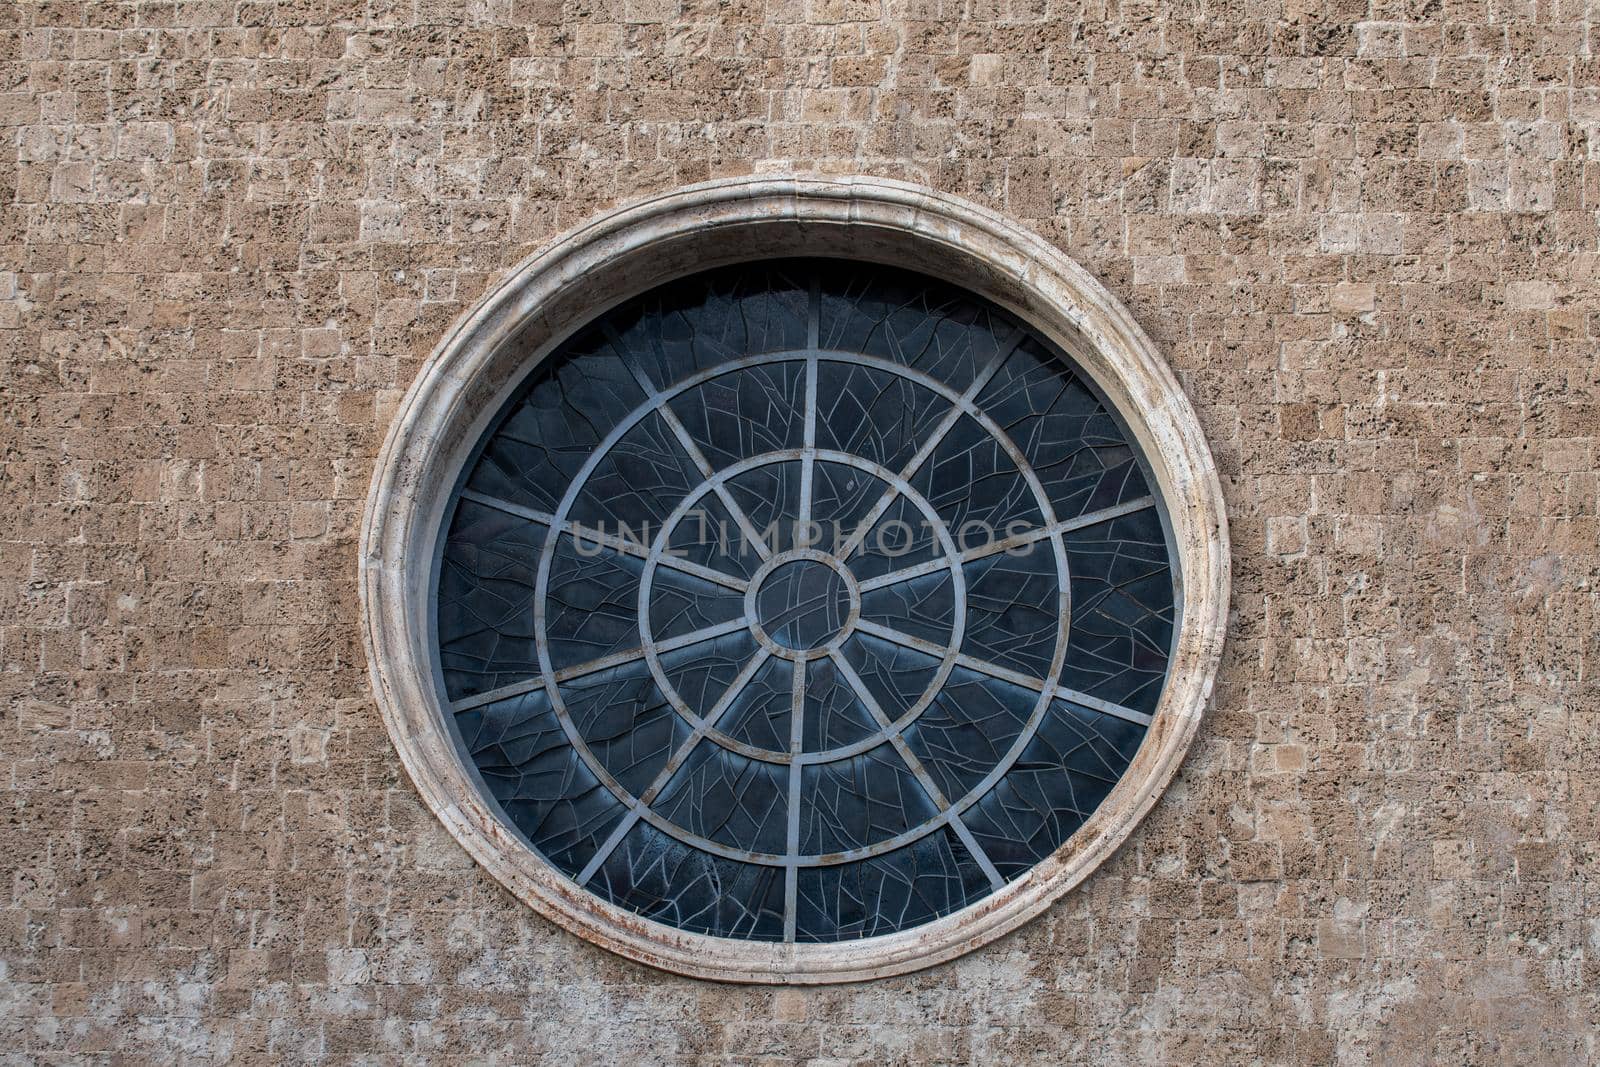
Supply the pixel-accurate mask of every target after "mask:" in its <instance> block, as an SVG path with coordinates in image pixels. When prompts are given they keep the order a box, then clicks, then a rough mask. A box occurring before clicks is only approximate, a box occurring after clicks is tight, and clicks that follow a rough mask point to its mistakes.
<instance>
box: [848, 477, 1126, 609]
mask: <svg viewBox="0 0 1600 1067" xmlns="http://www.w3.org/2000/svg"><path fill="white" fill-rule="evenodd" d="M1155 502H1156V501H1155V498H1154V497H1149V496H1142V497H1139V498H1138V499H1137V500H1129V501H1126V502H1125V503H1122V504H1116V505H1114V506H1112V507H1109V508H1101V509H1100V510H1099V511H1091V512H1089V513H1088V514H1087V515H1079V516H1078V517H1077V518H1074V519H1062V520H1061V521H1060V522H1055V523H1051V524H1050V525H1049V526H1036V527H1034V528H1033V529H1031V530H1024V531H1022V532H1021V533H1018V534H1012V535H1011V536H1010V537H1007V538H1005V539H1003V540H999V541H986V542H984V543H983V544H981V545H978V546H977V547H975V548H969V549H966V550H965V551H963V552H962V553H961V556H960V560H961V562H962V563H971V562H973V561H974V560H979V559H984V558H986V557H988V556H993V555H995V554H996V553H999V552H1009V551H1010V550H1011V549H1013V548H1021V547H1022V546H1023V545H1029V544H1033V543H1034V542H1035V541H1043V540H1045V539H1046V538H1048V537H1055V536H1057V535H1058V534H1064V533H1071V532H1072V531H1074V530H1082V529H1084V528H1086V527H1089V526H1098V525H1099V524H1100V523H1102V522H1109V521H1111V520H1112V519H1117V518H1121V517H1122V516H1124V515H1132V514H1133V513H1134V512H1136V511H1143V510H1144V509H1145V508H1149V507H1154V506H1155ZM949 566H950V561H949V560H948V559H945V558H944V557H940V558H938V559H930V560H928V561H927V562H926V563H918V564H916V565H915V566H911V567H903V568H901V569H900V570H897V571H890V572H889V573H888V574H880V575H879V576H878V577H876V578H868V579H866V580H865V581H863V582H862V583H861V591H862V592H863V593H866V592H870V591H871V590H873V589H882V588H883V587H884V586H887V585H897V584H899V583H900V582H909V581H910V580H911V579H913V578H920V577H922V576H923V575H924V574H932V573H934V572H935V571H942V570H945V569H947V568H948V567H949Z"/></svg>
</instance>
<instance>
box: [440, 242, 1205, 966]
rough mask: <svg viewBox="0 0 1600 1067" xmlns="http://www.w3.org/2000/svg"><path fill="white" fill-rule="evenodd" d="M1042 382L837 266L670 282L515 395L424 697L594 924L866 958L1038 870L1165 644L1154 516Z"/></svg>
mask: <svg viewBox="0 0 1600 1067" xmlns="http://www.w3.org/2000/svg"><path fill="white" fill-rule="evenodd" d="M1151 485H1152V483H1151V481H1150V480H1149V479H1148V477H1147V476H1146V474H1145V468H1144V461H1143V458H1142V457H1141V456H1140V454H1139V452H1138V449H1137V447H1136V446H1135V445H1134V443H1133V442H1132V441H1131V440H1130V439H1129V437H1128V435H1127V433H1126V432H1125V430H1124V429H1123V426H1122V423H1121V422H1120V420H1119V419H1118V418H1117V416H1116V415H1115V413H1114V412H1112V411H1111V410H1109V409H1108V408H1107V406H1106V405H1105V403H1104V401H1103V400H1102V399H1101V398H1100V395H1099V393H1098V392H1097V390H1096V389H1095V388H1094V386H1093V385H1092V384H1091V383H1090V382H1089V380H1088V379H1087V378H1085V377H1084V376H1083V375H1082V374H1081V373H1080V372H1079V370H1078V369H1077V368H1076V367H1075V366H1074V365H1073V363H1072V362H1071V361H1070V359H1068V357H1066V356H1065V355H1064V354H1063V353H1061V352H1060V351H1058V350H1057V349H1056V348H1055V347H1054V346H1053V345H1051V344H1050V343H1049V342H1048V341H1046V340H1045V339H1044V338H1043V337H1041V336H1039V335H1038V334H1037V333H1035V332H1034V331H1032V330H1031V329H1030V328H1028V327H1027V326H1026V325H1025V324H1024V323H1022V322H1020V321H1019V320H1017V319H1016V318H1015V317H1013V316H1012V315H1010V314H1009V313H1007V312H1006V311H1004V310H1002V309H1000V308H998V307H995V306H992V305H990V304H988V303H986V302H985V301H983V300H981V299H979V298H978V297H975V296H973V295H972V294H970V293H967V292H964V291H963V290H961V289H960V288H959V287H956V286H952V285H949V284H947V283H944V282H941V281H936V280H934V279H930V278H926V277H923V276H920V275H917V274H914V273H911V272H907V271H897V270H891V269H887V268H883V267H878V266H869V265H864V264H855V263H849V262H844V261H818V260H783V261H771V262H765V263H756V264H746V265H741V266H736V267H729V268H723V269H719V270H715V271H710V272H705V273H702V274H696V275H691V276H689V277H686V278H683V279H681V280H679V281H676V282H673V283H671V284H669V285H665V286H661V287H660V288H658V289H655V290H652V291H650V292H647V293H645V294H643V295H641V296H639V297H636V298H633V299H631V300H628V301H626V302H624V303H623V304H621V305H620V306H618V307H616V308H614V309H613V310H612V311H610V312H607V313H606V314H605V315H603V316H601V317H600V318H599V319H597V320H596V321H594V322H592V323H589V324H587V325H585V326H584V327H583V328H582V329H581V330H579V331H577V332H576V333H574V334H573V336H572V337H571V338H570V339H569V340H568V341H566V342H564V343H563V344H561V345H560V346H558V347H557V349H556V350H555V351H554V352H553V353H552V354H551V355H550V356H548V357H547V358H546V359H544V360H543V361H541V362H540V363H539V364H538V365H537V366H536V367H534V368H533V369H532V370H531V371H530V373H529V375H528V378H527V380H526V381H525V382H523V383H522V384H521V385H520V386H519V387H518V388H517V390H516V391H515V393H514V395H513V396H512V399H511V400H510V401H509V402H508V403H507V404H506V406H505V409H504V410H503V411H502V412H501V413H500V414H499V415H498V416H497V417H496V418H495V419H494V420H492V423H491V428H490V430H489V431H488V432H487V433H486V434H485V436H484V439H483V440H482V441H481V442H480V443H479V446H478V449H477V451H476V453H475V456H474V458H473V459H472V461H471V462H470V463H469V464H468V467H467V470H466V472H465V474H464V475H463V477H462V481H461V486H460V488H459V490H458V491H457V494H456V499H455V502H454V503H453V505H452V507H451V508H450V509H449V512H448V515H447V518H446V525H445V531H444V532H445V537H444V539H443V547H442V550H441V552H440V557H439V560H438V563H437V568H436V571H435V575H434V580H435V590H436V594H435V601H434V607H435V615H434V625H435V628H436V633H437V641H438V671H439V683H440V687H441V690H442V693H443V696H444V699H445V701H446V702H447V707H448V709H449V714H450V716H451V719H452V723H453V726H454V729H455V732H456V736H457V738H458V740H459V742H460V746H461V751H462V752H463V754H464V755H465V757H466V758H467V759H468V760H469V761H470V762H471V764H472V765H473V766H474V767H475V768H476V769H477V772H478V774H479V776H480V777H481V779H482V782H483V789H484V793H485V796H486V797H488V798H489V799H490V800H491V801H492V802H493V803H494V804H495V805H497V806H498V808H499V809H500V811H501V812H502V813H503V814H504V817H505V819H506V821H507V822H508V823H509V824H510V825H511V826H512V827H514V828H515V829H516V831H517V832H518V833H520V834H521V835H522V836H523V838H525V839H526V841H527V843H528V844H529V845H530V846H532V847H533V848H534V849H535V850H537V851H538V852H539V853H540V854H541V855H542V856H544V857H545V858H546V859H547V860H548V861H549V862H550V863H551V864H552V865H553V866H554V867H555V868H556V869H558V870H560V871H562V872H563V873H565V874H566V875H567V876H569V877H571V878H572V879H573V880H574V881H575V882H576V883H578V884H579V885H582V886H583V887H585V888H586V889H587V890H588V891H589V892H591V893H593V894H595V895H596V896H597V897H599V898H600V899H602V900H605V901H607V902H609V903H611V904H613V905H616V906H618V907H620V908H623V909H626V910H628V911H631V912H634V913H637V914H638V915H640V916H643V917H645V918H648V919H651V920H654V921H657V922H661V923H666V924H668V925H670V926H674V927H677V928H680V929H683V930H687V931H692V932H696V933H702V934H709V935H712V936H716V937H727V938H743V939H753V940H764V941H796V942H830V941H839V940H845V939H852V938H863V937H874V936H878V935H881V934H887V933H893V932H895V931H897V930H903V929H907V928H910V927H914V926H918V925H921V924H924V923H928V922H932V921H934V920H936V919H939V918H941V917H943V916H946V915H949V914H951V913H952V912H955V911H959V910H961V909H962V908H965V907H968V906H969V905H972V904H974V903H977V902H978V901H981V900H982V899H983V898H984V897H986V896H987V895H989V894H990V893H993V892H994V891H995V890H996V889H998V888H1000V887H1002V886H1004V885H1005V884H1006V883H1007V882H1009V881H1011V880H1013V879H1015V878H1017V877H1019V876H1021V875H1022V874H1024V873H1026V872H1027V871H1028V870H1029V869H1031V868H1032V867H1033V866H1034V865H1035V864H1037V863H1038V862H1039V861H1041V860H1042V859H1044V858H1045V857H1047V856H1049V855H1051V854H1052V853H1053V852H1055V851H1056V850H1058V849H1059V848H1061V846H1062V845H1063V844H1064V843H1065V842H1066V841H1067V839H1068V838H1069V837H1070V836H1071V835H1072V834H1073V833H1075V832H1076V831H1077V830H1078V828H1079V827H1080V826H1081V825H1082V824H1083V822H1084V821H1085V819H1087V818H1088V816H1089V815H1090V814H1091V813H1092V812H1093V811H1094V809H1095V807H1096V806H1098V805H1099V804H1100V803H1101V802H1102V801H1103V800H1104V798H1105V797H1106V796H1107V795H1108V794H1109V793H1110V790H1111V789H1112V788H1113V787H1114V786H1115V785H1116V783H1117V781H1118V780H1119V779H1120V778H1121V776H1122V775H1123V774H1124V773H1125V772H1126V770H1127V768H1128V766H1129V764H1130V763H1131V761H1132V760H1133V758H1134V756H1135V754H1136V753H1137V752H1138V749H1139V746H1140V744H1141V743H1142V741H1143V739H1144V736H1145V733H1146V730H1147V727H1148V725H1149V723H1150V720H1151V717H1152V716H1153V715H1154V713H1155V711H1156V707H1157V704H1158V701H1159V699H1160V696H1161V691H1162V687H1163V685H1164V684H1165V681H1166V675H1167V665H1168V659H1169V656H1170V649H1171V643H1172V639H1173V634H1174V631H1175V629H1176V626H1177V624H1178V603H1177V599H1176V596H1175V588H1176V586H1175V580H1176V575H1175V568H1174V561H1173V560H1172V559H1171V557H1170V555H1169V552H1168V547H1167V539H1166V534H1165V527H1164V519H1163V512H1162V504H1161V502H1160V500H1159V499H1157V498H1156V496H1155V495H1154V492H1153V490H1152V488H1151Z"/></svg>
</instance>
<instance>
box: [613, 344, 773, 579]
mask: <svg viewBox="0 0 1600 1067" xmlns="http://www.w3.org/2000/svg"><path fill="white" fill-rule="evenodd" d="M607 332H608V334H609V336H610V338H611V347H612V348H614V349H616V350H617V351H618V352H620V351H621V350H622V345H621V343H620V341H619V339H618V338H617V336H616V332H615V331H614V330H611V329H610V328H609V327H608V330H607ZM625 362H627V364H628V370H629V371H631V372H632V373H633V376H634V377H635V378H637V379H638V380H639V387H640V388H641V389H643V390H644V391H645V393H646V394H649V395H652V396H653V395H655V393H656V391H657V390H656V386H655V384H654V383H653V382H651V381H650V379H649V378H648V377H646V375H645V373H644V371H643V369H641V368H639V367H637V366H635V365H634V363H633V361H632V360H627V361H625ZM655 412H656V414H657V415H659V416H660V417H661V421H662V422H664V423H666V424H667V429H669V430H671V431H672V436H673V437H675V438H677V439H678V444H679V445H680V446H681V447H682V448H683V451H684V454H685V455H687V456H688V457H689V462H690V463H693V464H694V465H695V469H696V470H698V471H699V472H700V475H701V477H703V478H705V479H706V480H708V481H711V480H712V479H713V478H714V476H715V475H716V471H715V469H713V468H712V466H711V461H710V460H708V459H706V454H705V453H704V452H702V451H700V446H699V445H697V444H695V443H694V438H693V437H691V436H689V431H688V429H687V428H685V427H684V425H683V423H682V422H681V421H680V420H679V419H678V416H677V413H676V412H674V411H673V410H672V409H671V408H670V407H668V406H667V402H666V400H664V399H663V400H662V401H661V402H660V403H658V404H656V406H655ZM711 489H712V491H713V492H715V493H716V494H717V499H719V500H721V501H722V506H723V507H725V508H727V509H728V514H729V515H732V516H733V521H734V522H736V523H738V524H739V529H740V531H741V532H742V533H743V534H744V537H745V540H746V541H748V542H749V543H750V547H751V548H753V549H755V551H756V555H758V556H760V557H761V558H762V559H764V560H765V559H771V558H772V549H770V548H768V547H767V543H766V541H765V540H764V539H763V538H762V536H761V534H760V533H758V532H757V531H756V528H755V524H754V523H752V522H751V521H750V517H749V516H748V515H746V514H745V513H744V509H743V508H741V507H740V506H739V502H738V501H737V500H734V499H733V494H732V493H730V492H729V491H728V487H727V486H726V485H724V484H723V483H722V482H721V481H720V480H717V481H713V482H712V485H711Z"/></svg>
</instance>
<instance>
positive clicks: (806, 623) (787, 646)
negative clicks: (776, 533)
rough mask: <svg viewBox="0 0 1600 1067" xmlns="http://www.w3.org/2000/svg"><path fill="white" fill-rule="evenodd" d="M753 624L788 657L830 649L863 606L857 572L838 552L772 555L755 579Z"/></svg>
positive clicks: (750, 613) (775, 649)
mask: <svg viewBox="0 0 1600 1067" xmlns="http://www.w3.org/2000/svg"><path fill="white" fill-rule="evenodd" d="M747 596H748V598H749V605H748V616H749V619H750V628H751V630H752V631H753V632H754V633H755V635H756V640H758V641H760V642H761V643H762V644H763V645H765V646H766V647H767V648H768V649H770V650H771V651H772V652H773V653H774V654H775V655H779V656H783V657H784V658H786V659H793V658H802V657H803V658H808V659H809V658H814V657H818V656H823V655H826V654H827V652H828V650H829V649H832V648H836V647H838V645H839V643H840V642H841V641H843V640H844V638H845V637H846V636H848V630H849V628H850V627H851V626H852V625H853V624H854V623H855V619H856V616H857V615H858V614H859V613H860V610H861V592H860V589H859V587H858V586H857V585H856V580H855V577H854V576H853V575H852V574H851V573H850V572H849V571H848V570H846V569H845V568H844V565H843V564H841V563H840V562H839V561H838V560H837V559H836V558H834V557H833V556H830V555H828V554H827V553H824V552H817V551H813V550H811V549H795V550H793V551H789V552H784V553H782V554H781V555H777V556H773V557H772V558H771V559H770V560H768V561H767V562H766V563H765V564H764V565H763V566H762V567H761V568H760V570H758V571H757V572H756V574H755V577H754V580H752V581H751V583H750V590H749V592H748V594H747Z"/></svg>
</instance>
